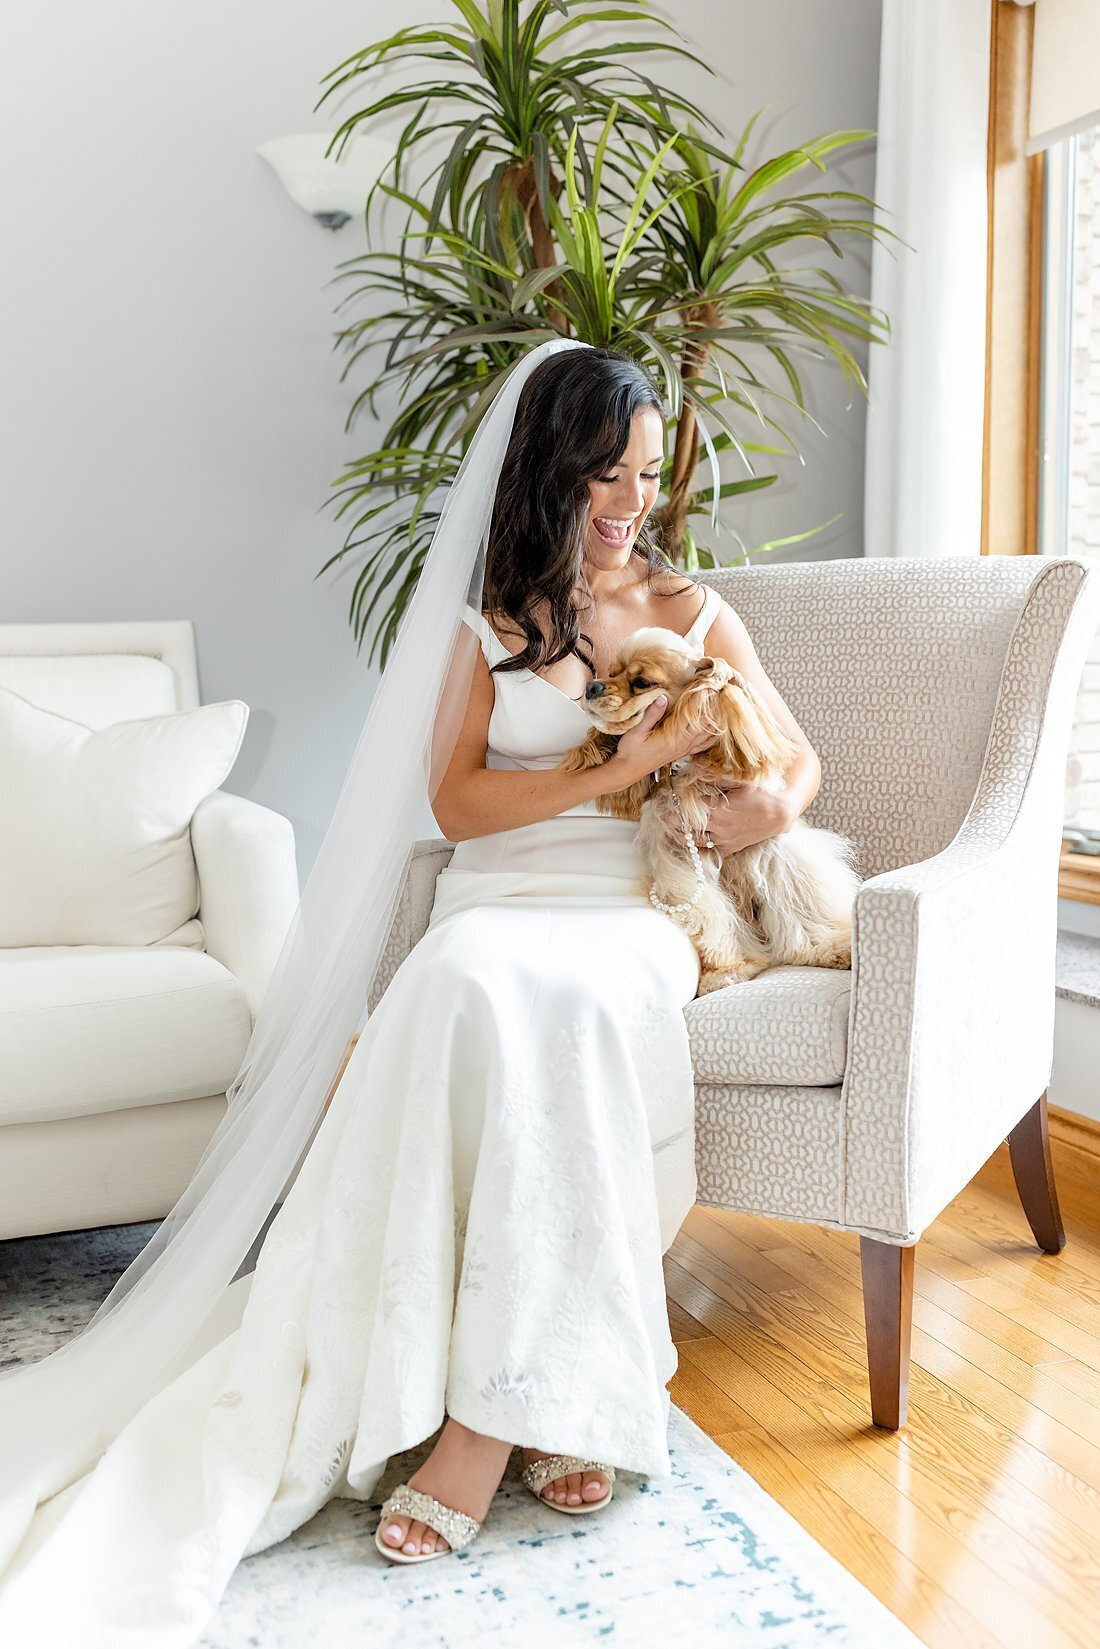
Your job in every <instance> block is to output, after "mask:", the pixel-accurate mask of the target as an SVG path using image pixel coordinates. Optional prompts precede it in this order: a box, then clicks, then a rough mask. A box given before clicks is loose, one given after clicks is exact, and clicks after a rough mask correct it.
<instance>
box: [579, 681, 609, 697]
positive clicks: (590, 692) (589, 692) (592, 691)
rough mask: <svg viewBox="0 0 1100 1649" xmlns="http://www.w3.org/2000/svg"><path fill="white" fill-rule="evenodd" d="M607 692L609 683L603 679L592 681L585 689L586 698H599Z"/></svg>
mask: <svg viewBox="0 0 1100 1649" xmlns="http://www.w3.org/2000/svg"><path fill="white" fill-rule="evenodd" d="M606 692H607V685H606V683H605V682H602V681H590V682H589V683H588V686H587V687H586V688H585V690H584V696H585V698H586V699H598V698H600V697H601V696H602V695H603V694H604V693H606Z"/></svg>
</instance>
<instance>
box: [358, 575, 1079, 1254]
mask: <svg viewBox="0 0 1100 1649" xmlns="http://www.w3.org/2000/svg"><path fill="white" fill-rule="evenodd" d="M702 578H703V580H704V582H706V583H711V584H714V585H715V587H716V588H717V589H718V590H719V591H720V593H721V594H722V595H723V596H724V597H725V599H726V600H727V601H728V602H729V603H730V605H731V606H732V607H734V609H735V610H736V611H737V612H738V613H739V614H740V616H741V617H742V618H743V620H744V622H745V625H746V627H747V629H748V632H749V635H750V636H751V638H752V641H753V644H754V646H755V647H756V650H757V653H758V654H759V657H760V660H761V663H762V664H763V666H764V668H765V670H766V671H767V672H768V675H769V676H770V677H771V679H772V681H773V682H774V683H775V685H776V687H777V688H778V690H779V692H780V693H781V694H782V696H783V698H784V700H785V701H786V703H787V704H788V705H789V706H790V709H791V711H792V713H793V714H794V716H795V718H796V719H797V721H798V722H799V724H800V725H801V727H802V728H803V729H804V731H805V733H806V736H807V738H808V739H809V740H810V742H811V744H812V745H813V746H814V748H815V750H816V751H817V753H818V755H819V756H820V758H821V765H822V781H821V786H820V788H819V790H818V793H817V796H816V797H815V798H814V801H813V803H812V804H811V806H810V807H809V808H808V809H807V811H806V813H805V814H804V818H805V819H806V821H807V823H809V824H815V825H822V826H825V827H827V828H829V829H835V830H840V831H842V832H844V833H845V834H846V835H848V836H850V837H851V838H852V839H853V840H854V842H855V844H856V847H857V850H858V854H859V860H860V871H861V874H862V876H863V877H864V884H863V886H862V887H861V888H860V891H859V893H858V895H857V898H856V905H855V923H854V945H853V966H852V971H851V973H847V972H838V971H837V970H833V969H816V968H780V969H775V970H773V971H771V972H769V973H765V974H762V975H760V976H759V977H758V978H757V979H755V980H751V981H749V982H747V983H746V984H742V985H738V986H735V987H733V988H731V989H727V990H725V991H721V992H716V993H713V994H711V995H708V996H705V997H700V998H697V999H696V1001H694V1002H692V1003H690V1004H689V1005H688V1007H687V1009H686V1010H685V1013H686V1017H687V1021H688V1026H689V1031H690V1035H691V1044H692V1050H693V1058H694V1062H695V1072H696V1094H697V1106H696V1139H695V1162H696V1171H697V1180H698V1200H699V1201H700V1202H704V1203H709V1204H711V1205H712V1206H715V1207H720V1208H730V1209H736V1210H739V1211H742V1212H751V1213H757V1214H764V1215H771V1216H774V1217H777V1218H781V1219H793V1220H804V1221H810V1222H813V1223H814V1224H819V1225H828V1226H833V1227H837V1228H841V1229H845V1230H853V1231H858V1232H860V1233H862V1234H863V1235H866V1236H869V1237H875V1238H878V1239H880V1240H883V1241H886V1242H890V1243H900V1244H910V1243H913V1242H915V1241H916V1240H917V1238H918V1237H919V1235H920V1233H921V1231H923V1230H924V1228H925V1227H926V1226H927V1225H929V1224H930V1223H931V1221H932V1220H934V1219H935V1218H936V1216H937V1215H938V1214H939V1213H940V1211H941V1210H942V1209H943V1208H944V1207H945V1206H946V1205H947V1203H948V1202H950V1201H951V1199H952V1197H954V1196H955V1195H956V1194H957V1193H958V1192H959V1191H960V1190H961V1189H962V1187H963V1186H964V1185H966V1184H967V1182H968V1181H969V1180H970V1179H971V1178H972V1177H973V1175H974V1174H975V1173H976V1172H977V1170H978V1169H979V1168H980V1167H981V1165H982V1163H983V1162H985V1161H986V1159H987V1158H988V1157H989V1156H990V1154H991V1153H992V1152H993V1151H994V1150H995V1149H996V1147H997V1146H998V1145H999V1144H1000V1142H1001V1141H1002V1140H1003V1139H1004V1138H1005V1137H1006V1135H1007V1134H1008V1132H1009V1130H1010V1129H1011V1128H1012V1127H1014V1126H1015V1124H1016V1123H1017V1122H1018V1121H1019V1120H1020V1118H1021V1117H1022V1116H1023V1115H1024V1113H1025V1112H1027V1111H1028V1110H1029V1109H1030V1108H1031V1107H1032V1106H1033V1105H1034V1104H1035V1102H1036V1101H1037V1100H1038V1098H1039V1096H1040V1094H1041V1093H1042V1091H1043V1090H1044V1088H1045V1087H1046V1085H1047V1081H1048V1078H1049V1075H1050V1069H1051V1063H1052V1059H1053V1046H1054V953H1055V941H1056V933H1057V870H1058V850H1059V844H1060V841H1061V828H1062V811H1063V798H1064V776H1065V764H1066V754H1067V748H1068V741H1069V734H1070V728H1071V725H1072V717H1073V706H1074V702H1075V698H1076V693H1077V688H1078V684H1079V681H1080V677H1081V671H1082V668H1083V665H1084V660H1085V655H1086V653H1087V650H1088V647H1089V645H1090V642H1091V640H1092V638H1093V636H1094V634H1095V632H1096V630H1097V628H1098V626H1100V574H1098V573H1097V572H1096V571H1095V570H1090V569H1089V567H1088V564H1087V563H1086V562H1085V561H1083V560H1080V559H1078V558H1076V557H1071V556H1058V557H1043V558H1040V557H1034V556H1026V557H1019V558H1016V557H1012V558H1009V557H982V558H980V559H974V558H971V557H944V558H939V559H932V560H891V559H882V560H879V559H873V560H854V559H845V560H836V561H814V562H790V563H786V564H783V565H773V566H760V567H753V566H749V567H739V568H727V569H723V570H718V571H714V572H709V573H705V574H703V575H702ZM451 851H452V848H451V844H450V843H448V842H446V841H443V840H441V839H439V840H434V841H422V842H418V843H417V844H416V847H415V849H414V852H413V854H412V857H411V859H410V863H409V868H408V872H407V875H406V880H405V885H404V888H403V891H402V896H401V899H400V901H399V903H398V906H397V909H396V912H395V915H394V919H393V923H392V925H391V929H390V934H389V937H388V940H387V943H386V946H385V949H384V952H383V954H382V957H381V958H380V961H379V965H378V968H377V970H376V974H375V978H374V982H373V985H372V990H371V995H370V1001H369V1006H370V1008H371V1009H373V1007H374V1005H375V1003H376V1002H377V1000H378V999H379V997H380V996H381V994H382V992H383V991H384V990H385V988H386V985H387V984H388V983H389V980H390V979H391V978H392V977H393V974H394V972H395V970H396V969H397V967H398V966H399V964H400V962H401V960H402V959H403V957H404V956H406V955H407V954H408V952H409V950H410V949H411V948H412V946H413V945H414V944H415V943H416V941H417V940H418V939H419V937H420V936H421V934H422V933H423V932H424V929H425V927H426V925H427V920H428V915H429V913H430V910H431V905H432V898H433V889H434V884H435V878H436V876H437V875H438V873H439V871H440V870H441V869H442V867H443V865H444V864H446V862H447V860H448V859H449V858H450V855H451Z"/></svg>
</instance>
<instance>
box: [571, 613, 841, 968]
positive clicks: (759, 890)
mask: <svg viewBox="0 0 1100 1649" xmlns="http://www.w3.org/2000/svg"><path fill="white" fill-rule="evenodd" d="M658 693H666V694H667V695H668V710H667V711H666V713H665V716H664V717H663V718H662V725H663V724H664V723H665V722H669V721H671V722H672V723H674V724H676V725H677V726H678V727H680V728H682V729H683V730H684V731H685V732H699V733H702V732H705V731H709V732H713V734H714V735H715V742H714V743H713V744H712V745H711V746H710V747H709V748H708V749H706V750H702V751H699V752H697V753H696V754H695V755H693V756H688V757H685V758H684V759H683V760H682V761H678V762H674V763H673V764H672V765H671V767H664V768H661V769H660V771H659V772H658V773H656V774H653V775H648V776H647V777H646V778H644V779H640V780H639V781H638V782H637V783H635V784H633V785H631V786H630V788H629V789H627V790H620V791H616V792H614V793H613V794H611V795H608V796H600V797H598V798H597V802H596V805H597V807H598V808H599V809H600V811H601V812H604V813H611V814H613V815H614V816H615V817H616V818H620V819H636V820H637V821H638V839H639V843H640V845H641V848H642V852H643V855H644V859H645V864H646V870H647V881H648V880H651V881H652V886H650V887H648V892H649V897H650V899H651V901H652V902H653V904H654V905H655V906H656V907H657V909H659V910H664V911H666V912H667V913H668V914H669V915H670V916H672V917H673V919H674V920H676V921H678V922H679V923H681V925H682V926H683V927H684V928H685V930H686V931H687V932H688V933H689V934H690V936H691V938H692V939H693V940H694V942H695V946H696V949H697V950H698V952H699V956H700V960H701V962H702V974H701V977H700V981H699V995H700V996H702V995H704V994H705V993H706V992H707V991H713V990H718V989H721V988H722V987H723V986H725V985H732V984H735V983H737V982H738V981H739V980H743V979H752V978H754V977H755V975H756V974H758V973H760V972H762V971H763V970H764V969H765V968H774V967H782V966H785V965H794V966H800V967H816V968H849V967H851V965H852V952H851V942H852V901H853V899H854V898H855V894H856V890H857V888H858V887H859V886H860V877H859V875H858V874H857V872H856V869H855V849H854V848H853V846H852V844H851V843H850V842H849V841H848V840H847V838H846V837H844V836H840V835H838V834H837V833H836V832H835V831H831V830H821V829H818V828H817V827H815V826H812V825H808V824H806V823H805V822H804V821H803V820H802V819H796V820H795V822H794V824H793V825H792V826H791V827H790V829H789V830H786V831H784V832H782V833H781V834H780V835H778V836H774V837H771V838H770V839H769V840H767V841H764V842H755V843H753V844H752V845H750V846H749V847H745V848H742V849H741V850H740V851H739V852H737V853H731V854H729V855H728V856H727V857H726V858H725V859H721V860H720V859H719V856H718V852H717V849H713V848H712V849H710V850H704V851H705V852H706V859H705V860H704V859H703V858H702V857H701V856H700V853H699V849H698V847H697V845H696V841H695V838H696V835H697V834H703V833H705V831H706V825H707V814H708V811H709V809H710V808H711V807H712V806H713V804H714V803H715V802H717V800H718V799H719V797H720V796H721V795H722V793H723V791H724V790H725V788H726V786H727V785H728V783H729V781H730V780H731V779H734V780H738V781H741V782H746V783H749V784H758V785H762V786H764V787H765V788H766V789H769V790H782V789H783V788H784V786H785V778H786V773H787V771H788V769H789V767H790V765H791V762H792V760H793V758H794V757H795V755H796V754H797V748H796V746H795V745H794V744H793V743H792V742H791V740H790V739H789V738H788V737H787V735H786V734H785V733H784V731H783V729H782V728H781V727H780V726H779V725H778V723H777V722H776V720H775V718H774V716H773V715H772V714H771V712H770V711H769V710H768V708H767V706H766V705H764V704H763V703H762V702H761V700H760V699H759V698H758V697H757V695H756V694H755V693H754V692H753V690H752V688H751V687H750V685H749V683H748V682H747V681H746V680H745V678H744V676H742V675H741V674H740V672H739V671H737V670H735V669H734V668H733V666H732V665H731V664H728V663H727V662H726V660H725V659H721V658H710V657H709V656H707V655H706V654H703V655H702V656H700V654H699V653H697V652H695V651H694V650H693V649H692V648H691V647H690V646H689V645H688V644H687V643H685V642H684V640H683V638H682V637H681V636H678V635H677V634H676V633H675V631H673V630H664V629H660V628H657V627H656V626H652V627H648V628H646V629H643V630H636V631H635V632H634V634H633V635H632V636H630V637H629V639H628V640H627V641H626V643H625V644H624V646H623V647H622V648H621V649H620V652H619V655H618V657H617V658H616V659H615V660H614V661H613V670H612V673H611V675H610V676H608V677H607V679H606V680H602V681H593V682H590V683H589V685H588V687H587V689H586V692H585V699H584V708H585V710H586V711H587V712H588V714H589V715H590V716H591V717H592V719H593V721H594V722H595V724H596V725H595V726H594V727H593V729H592V731H591V733H589V735H588V737H587V739H585V741H584V743H583V744H580V745H578V746H577V748H576V749H575V750H571V751H569V753H568V754H567V755H566V756H565V758H564V759H563V760H562V761H561V762H560V763H559V764H558V765H559V768H560V769H561V770H562V771H564V772H579V771H582V770H583V769H585V768H589V767H599V766H601V765H602V764H603V763H604V762H605V761H607V759H608V757H609V756H611V755H613V754H614V751H615V749H616V747H617V745H618V741H619V737H620V735H621V734H623V733H625V732H627V731H628V730H629V729H630V728H631V727H634V726H636V725H637V723H638V722H639V721H640V720H641V718H642V716H643V715H644V713H645V710H646V707H647V706H648V705H649V704H650V703H651V702H652V700H653V699H654V697H655V696H656V694H658Z"/></svg>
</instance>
